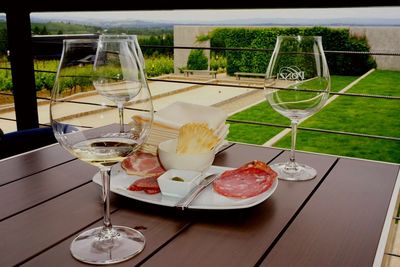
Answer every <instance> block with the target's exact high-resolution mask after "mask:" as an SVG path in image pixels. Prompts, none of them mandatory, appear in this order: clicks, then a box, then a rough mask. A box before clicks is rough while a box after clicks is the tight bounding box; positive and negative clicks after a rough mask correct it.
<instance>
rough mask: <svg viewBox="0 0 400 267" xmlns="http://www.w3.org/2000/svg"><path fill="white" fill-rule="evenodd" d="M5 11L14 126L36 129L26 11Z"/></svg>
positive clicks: (30, 41) (36, 111)
mask: <svg viewBox="0 0 400 267" xmlns="http://www.w3.org/2000/svg"><path fill="white" fill-rule="evenodd" d="M6 14H7V33H8V47H9V51H10V63H11V74H12V82H13V94H14V106H15V116H16V119H17V129H18V130H23V129H30V128H37V127H39V118H38V109H37V101H36V90H35V72H34V68H33V56H32V38H31V20H30V16H29V12H28V11H26V10H24V9H22V10H18V11H17V10H14V9H13V10H10V11H8V12H7V13H6Z"/></svg>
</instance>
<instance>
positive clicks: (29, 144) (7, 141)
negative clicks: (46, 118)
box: [0, 127, 57, 158]
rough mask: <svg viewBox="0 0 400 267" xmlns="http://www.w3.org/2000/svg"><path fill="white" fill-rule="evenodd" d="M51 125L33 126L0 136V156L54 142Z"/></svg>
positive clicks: (7, 155)
mask: <svg viewBox="0 0 400 267" xmlns="http://www.w3.org/2000/svg"><path fill="white" fill-rule="evenodd" d="M56 142H57V140H56V139H55V137H54V134H53V129H52V128H51V127H43V128H33V129H27V130H21V131H15V132H11V133H6V134H4V135H2V136H0V158H5V157H9V156H12V155H15V154H19V153H23V152H26V151H29V150H32V149H36V148H39V147H42V146H46V145H49V144H52V143H56Z"/></svg>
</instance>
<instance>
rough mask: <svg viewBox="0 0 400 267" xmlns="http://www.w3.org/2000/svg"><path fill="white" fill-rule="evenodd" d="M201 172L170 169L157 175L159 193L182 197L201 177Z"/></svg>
mask: <svg viewBox="0 0 400 267" xmlns="http://www.w3.org/2000/svg"><path fill="white" fill-rule="evenodd" d="M201 174H202V173H201V172H198V171H184V170H175V169H170V170H168V171H166V172H165V173H163V174H162V175H161V176H160V177H158V179H157V182H158V185H159V186H160V190H161V194H163V195H166V196H172V197H183V196H185V195H187V194H188V193H189V192H190V190H192V188H193V187H195V186H196V185H197V184H198V183H199V182H200V178H201Z"/></svg>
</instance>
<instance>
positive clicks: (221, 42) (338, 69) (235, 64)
mask: <svg viewBox="0 0 400 267" xmlns="http://www.w3.org/2000/svg"><path fill="white" fill-rule="evenodd" d="M278 35H305V36H322V45H323V47H324V50H325V51H328V50H329V51H361V52H369V45H368V42H367V39H366V38H365V37H360V36H352V35H350V30H349V29H345V28H339V29H332V28H327V27H296V28H294V27H290V28H256V29H255V28H218V29H215V30H214V31H213V32H211V34H210V39H211V46H212V47H226V48H257V49H266V50H267V51H266V52H265V51H225V56H226V58H227V72H228V74H229V75H233V74H234V72H237V71H240V72H255V73H264V72H265V71H266V69H267V65H268V62H269V60H270V58H271V54H272V51H273V49H274V46H275V42H276V37H277V36H278ZM326 58H327V61H328V65H329V71H330V73H331V74H332V75H355V76H356V75H361V74H363V73H365V72H366V71H368V70H370V69H371V68H375V67H376V62H375V60H374V59H373V58H372V57H371V56H370V55H368V54H342V53H326Z"/></svg>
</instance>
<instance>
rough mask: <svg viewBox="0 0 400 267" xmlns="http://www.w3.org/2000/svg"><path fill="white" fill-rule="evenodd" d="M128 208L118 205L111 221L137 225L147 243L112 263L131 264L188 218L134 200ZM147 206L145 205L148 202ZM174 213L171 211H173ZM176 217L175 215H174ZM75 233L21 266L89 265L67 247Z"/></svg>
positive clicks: (130, 225) (175, 232) (178, 227)
mask: <svg viewBox="0 0 400 267" xmlns="http://www.w3.org/2000/svg"><path fill="white" fill-rule="evenodd" d="M132 205H133V207H132V208H131V209H126V208H125V209H121V210H118V211H116V212H114V213H113V214H112V215H111V220H112V223H113V224H114V225H124V226H128V227H132V228H136V229H139V230H140V231H141V232H142V233H143V234H144V235H145V237H146V245H145V248H144V250H143V251H142V252H141V253H140V254H139V255H137V256H135V257H134V258H132V259H131V260H129V261H125V262H122V263H119V264H113V265H112V266H133V265H135V264H138V263H139V262H141V261H142V260H143V259H145V258H146V257H148V256H149V255H150V254H151V253H153V252H154V251H155V250H157V249H159V248H160V247H162V246H163V245H164V244H165V243H166V242H168V240H170V239H171V238H173V237H174V236H175V235H176V234H177V233H179V231H181V229H183V228H184V227H185V226H186V225H187V221H185V220H183V219H179V216H178V218H174V217H171V214H167V213H166V210H168V209H165V208H164V209H160V208H154V207H153V208H150V211H148V209H149V208H146V207H142V208H139V209H138V208H137V207H136V208H135V206H136V205H137V203H136V204H135V203H134V204H132ZM147 206H148V205H147ZM172 214H173V213H172ZM175 217H176V216H175ZM100 225H101V223H100V222H99V223H96V224H95V225H91V226H90V227H88V229H89V228H93V227H96V226H100ZM73 238H75V236H73V237H71V238H69V239H66V240H65V241H63V242H61V243H60V244H58V245H57V246H55V247H54V248H52V249H51V250H47V251H45V252H44V253H42V254H40V255H38V256H37V257H35V258H33V259H31V260H30V261H28V262H26V263H25V264H24V265H23V266H57V267H63V266H65V267H69V266H88V265H87V264H84V263H81V262H79V261H77V260H75V259H74V258H73V257H72V256H71V254H70V250H69V246H70V245H71V242H72V240H73Z"/></svg>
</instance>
